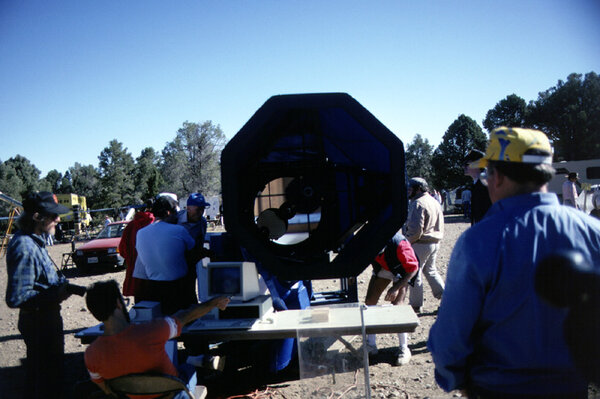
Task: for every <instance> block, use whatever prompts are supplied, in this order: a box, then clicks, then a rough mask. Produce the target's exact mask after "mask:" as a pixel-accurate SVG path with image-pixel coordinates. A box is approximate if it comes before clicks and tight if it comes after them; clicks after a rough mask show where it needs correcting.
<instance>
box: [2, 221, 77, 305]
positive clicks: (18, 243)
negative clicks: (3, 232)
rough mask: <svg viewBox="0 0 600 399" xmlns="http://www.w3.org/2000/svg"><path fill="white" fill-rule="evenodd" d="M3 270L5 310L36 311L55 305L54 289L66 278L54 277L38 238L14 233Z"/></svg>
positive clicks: (49, 261)
mask: <svg viewBox="0 0 600 399" xmlns="http://www.w3.org/2000/svg"><path fill="white" fill-rule="evenodd" d="M6 266H7V272H8V284H7V287H6V304H7V305H8V306H9V307H11V308H17V307H19V308H25V309H36V308H43V307H48V306H53V305H58V304H59V299H58V288H59V286H60V285H61V284H63V283H65V282H66V278H65V277H64V276H62V275H61V276H59V275H58V272H57V270H56V267H55V266H54V263H53V262H52V259H51V258H50V255H48V251H47V250H46V241H45V240H44V239H43V238H42V237H41V236H39V235H37V234H26V233H23V232H21V231H19V232H17V233H16V234H15V235H14V237H13V238H12V239H11V241H10V243H9V244H8V250H7V253H6Z"/></svg>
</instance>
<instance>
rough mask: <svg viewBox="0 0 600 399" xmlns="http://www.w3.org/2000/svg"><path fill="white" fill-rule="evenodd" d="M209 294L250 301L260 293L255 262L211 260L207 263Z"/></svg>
mask: <svg viewBox="0 0 600 399" xmlns="http://www.w3.org/2000/svg"><path fill="white" fill-rule="evenodd" d="M207 269H208V270H207V274H208V275H207V282H208V295H209V296H211V297H215V296H221V295H225V296H229V297H231V299H232V300H234V301H249V300H251V299H254V298H256V297H257V296H258V295H260V292H259V284H258V273H257V272H256V265H255V264H254V263H253V262H210V263H209V264H208V265H207Z"/></svg>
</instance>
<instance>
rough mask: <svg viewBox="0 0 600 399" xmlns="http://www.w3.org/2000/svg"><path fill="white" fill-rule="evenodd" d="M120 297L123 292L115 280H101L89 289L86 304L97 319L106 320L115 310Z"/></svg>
mask: <svg viewBox="0 0 600 399" xmlns="http://www.w3.org/2000/svg"><path fill="white" fill-rule="evenodd" d="M120 298H121V292H120V291H119V285H118V284H117V282H116V281H115V280H108V281H99V282H97V283H94V285H92V286H91V287H90V288H89V289H88V290H87V294H86V296H85V304H86V305H87V308H88V310H89V311H90V312H91V313H92V314H93V315H94V317H95V318H96V319H97V320H99V321H106V320H108V318H109V317H110V315H111V314H113V312H114V311H115V309H116V307H117V300H118V299H120Z"/></svg>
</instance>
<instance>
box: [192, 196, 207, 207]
mask: <svg viewBox="0 0 600 399" xmlns="http://www.w3.org/2000/svg"><path fill="white" fill-rule="evenodd" d="M187 205H188V206H190V205H194V206H203V207H207V206H210V204H209V203H208V202H206V200H205V199H204V195H202V194H200V193H191V194H190V196H189V197H188V200H187Z"/></svg>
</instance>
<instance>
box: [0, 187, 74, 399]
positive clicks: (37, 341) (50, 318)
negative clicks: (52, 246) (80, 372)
mask: <svg viewBox="0 0 600 399" xmlns="http://www.w3.org/2000/svg"><path fill="white" fill-rule="evenodd" d="M23 208H24V210H25V212H24V213H23V214H22V215H21V216H20V217H19V219H18V221H17V227H19V231H18V232H17V233H16V234H15V235H14V236H13V238H12V239H11V241H10V243H9V244H8V249H7V253H6V266H7V272H8V284H7V288H6V304H7V305H8V306H9V307H10V308H19V309H20V310H19V324H18V328H19V332H20V333H21V335H22V336H23V340H24V341H25V345H26V346H27V361H26V363H25V398H58V397H60V395H61V387H62V377H63V367H64V366H63V358H64V338H63V322H62V317H61V315H60V303H61V302H62V301H64V300H65V299H66V298H68V297H69V296H70V295H71V293H70V291H69V288H68V286H69V284H68V282H67V280H66V278H65V277H64V276H62V275H59V273H58V271H57V270H56V267H55V265H54V263H53V262H52V259H51V258H50V256H49V255H48V252H47V250H46V240H45V238H44V237H45V235H46V234H54V229H55V227H56V224H57V223H58V222H60V217H59V216H58V215H60V214H64V213H67V212H68V211H69V209H68V208H66V207H64V206H62V205H59V204H58V201H57V200H56V196H54V195H53V194H52V193H49V192H38V193H32V194H29V195H28V196H27V198H26V199H25V201H24V202H23Z"/></svg>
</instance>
